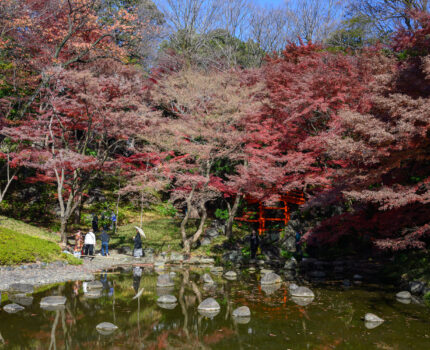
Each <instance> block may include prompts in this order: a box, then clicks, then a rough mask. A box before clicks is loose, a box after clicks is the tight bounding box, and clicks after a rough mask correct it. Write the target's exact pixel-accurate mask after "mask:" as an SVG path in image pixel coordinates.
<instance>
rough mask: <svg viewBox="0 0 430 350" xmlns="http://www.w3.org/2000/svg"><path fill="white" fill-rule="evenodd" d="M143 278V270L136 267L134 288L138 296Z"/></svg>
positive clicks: (134, 270)
mask: <svg viewBox="0 0 430 350" xmlns="http://www.w3.org/2000/svg"><path fill="white" fill-rule="evenodd" d="M141 278H142V269H141V268H140V267H135V268H134V269H133V288H134V291H135V292H136V294H137V292H138V291H139V286H140V279H141Z"/></svg>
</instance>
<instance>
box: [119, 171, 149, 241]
mask: <svg viewBox="0 0 430 350" xmlns="http://www.w3.org/2000/svg"><path fill="white" fill-rule="evenodd" d="M120 189H121V178H120V179H119V180H118V197H117V198H116V225H115V230H114V232H113V233H114V234H115V233H116V230H117V227H118V224H119V222H118V214H119V200H120V198H121V193H120ZM140 227H142V223H141V224H140Z"/></svg>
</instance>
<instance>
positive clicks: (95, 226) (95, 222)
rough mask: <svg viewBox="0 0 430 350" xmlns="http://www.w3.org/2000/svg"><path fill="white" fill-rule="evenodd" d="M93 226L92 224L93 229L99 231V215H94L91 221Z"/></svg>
mask: <svg viewBox="0 0 430 350" xmlns="http://www.w3.org/2000/svg"><path fill="white" fill-rule="evenodd" d="M91 226H92V228H93V231H94V232H95V233H97V232H99V218H98V217H97V215H93V220H92V222H91Z"/></svg>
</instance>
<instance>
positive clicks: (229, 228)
mask: <svg viewBox="0 0 430 350" xmlns="http://www.w3.org/2000/svg"><path fill="white" fill-rule="evenodd" d="M241 198H242V196H241V195H239V194H238V195H237V196H236V198H235V199H234V203H233V207H231V206H230V204H229V203H227V207H228V220H227V224H226V226H225V235H226V236H227V237H228V238H230V237H231V236H232V235H233V222H234V218H235V216H236V213H237V210H238V209H239V203H240V199H241Z"/></svg>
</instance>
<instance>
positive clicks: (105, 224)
mask: <svg viewBox="0 0 430 350" xmlns="http://www.w3.org/2000/svg"><path fill="white" fill-rule="evenodd" d="M116 219H117V218H116V215H115V213H114V212H113V211H112V212H111V214H110V217H109V214H108V212H103V213H102V214H101V218H100V220H101V222H102V226H103V230H105V231H107V229H108V226H109V222H110V230H112V232H114V233H115V232H116ZM91 226H92V228H93V231H94V232H96V233H97V232H99V217H98V216H97V214H93V217H92V220H91Z"/></svg>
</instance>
